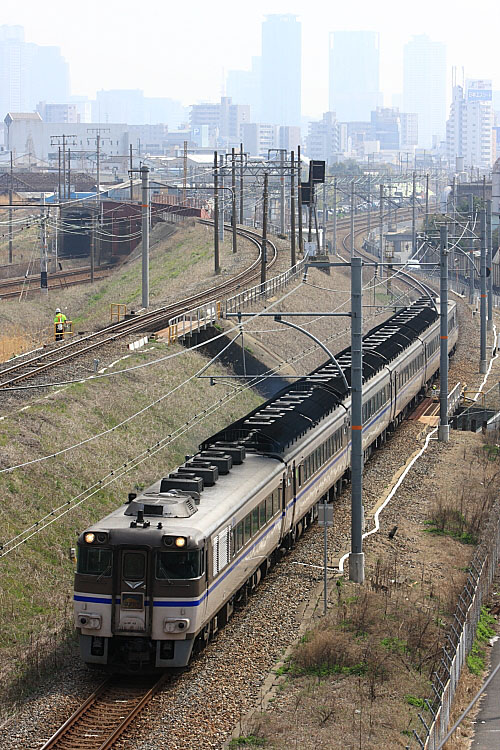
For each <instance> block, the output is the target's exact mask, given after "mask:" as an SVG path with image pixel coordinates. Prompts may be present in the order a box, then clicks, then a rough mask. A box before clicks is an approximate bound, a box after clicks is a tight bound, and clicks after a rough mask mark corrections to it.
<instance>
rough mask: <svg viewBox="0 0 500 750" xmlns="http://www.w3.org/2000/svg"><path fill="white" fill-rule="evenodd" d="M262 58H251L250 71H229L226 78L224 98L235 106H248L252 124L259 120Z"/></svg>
mask: <svg viewBox="0 0 500 750" xmlns="http://www.w3.org/2000/svg"><path fill="white" fill-rule="evenodd" d="M261 62H262V58H260V57H252V69H251V70H229V71H228V73H227V78H226V96H228V97H230V98H231V99H232V100H233V102H234V103H235V104H248V105H249V107H250V116H251V118H252V121H253V122H258V121H259V120H260V108H261V104H262V102H261V98H262V96H261V76H262V65H261Z"/></svg>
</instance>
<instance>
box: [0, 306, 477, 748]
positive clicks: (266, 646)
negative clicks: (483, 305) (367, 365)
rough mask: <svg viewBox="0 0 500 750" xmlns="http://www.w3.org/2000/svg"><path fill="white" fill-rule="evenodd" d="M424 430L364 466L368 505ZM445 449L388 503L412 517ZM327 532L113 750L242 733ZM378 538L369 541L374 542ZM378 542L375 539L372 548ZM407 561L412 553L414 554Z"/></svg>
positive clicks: (466, 332) (470, 329)
mask: <svg viewBox="0 0 500 750" xmlns="http://www.w3.org/2000/svg"><path fill="white" fill-rule="evenodd" d="M477 322H478V321H477V318H472V316H471V314H470V312H469V311H468V310H467V309H466V306H465V305H461V332H460V340H459V341H460V343H459V349H458V352H457V355H456V356H455V358H454V359H453V360H452V367H451V371H450V386H452V385H454V384H455V382H457V380H461V381H462V382H467V383H468V384H469V387H471V388H472V387H476V386H477V385H478V384H479V383H480V380H481V378H480V376H479V375H477V374H476V370H477V363H478V333H477ZM423 430H425V427H424V426H423V425H421V424H418V423H416V422H406V423H404V424H403V425H402V426H401V428H400V429H399V430H398V431H397V433H396V434H395V435H394V437H393V438H392V439H391V440H390V441H389V442H388V444H387V445H386V446H385V447H384V448H382V449H381V450H380V451H378V452H377V453H376V454H375V456H374V457H373V458H372V460H371V461H370V462H369V463H368V464H367V467H366V471H365V477H364V492H365V505H366V509H367V511H369V509H370V507H371V505H372V504H373V502H374V500H375V499H377V498H378V497H380V495H381V494H382V493H383V491H384V489H385V488H386V487H387V485H388V479H389V478H390V477H392V476H393V475H394V473H395V472H397V471H398V469H400V467H401V466H402V465H403V464H404V463H405V461H406V458H407V457H408V456H409V455H410V454H411V453H413V452H414V451H415V449H416V447H417V446H418V444H419V435H421V434H422V432H423ZM442 450H445V448H444V447H443V446H441V445H439V444H437V443H432V447H431V449H430V450H429V451H428V452H427V453H426V454H424V456H423V457H422V458H421V459H420V460H419V462H418V463H417V465H416V467H415V469H414V470H413V471H412V472H411V473H410V475H409V477H408V479H407V480H406V481H405V484H404V485H403V486H402V488H401V491H400V492H398V496H397V498H396V499H395V501H394V503H395V504H394V505H391V506H390V513H391V515H392V514H393V513H394V512H401V513H402V512H406V513H408V512H409V513H410V514H411V513H412V511H411V510H410V511H408V508H409V507H411V501H412V496H413V494H414V490H415V488H416V486H418V481H419V476H423V475H425V474H427V473H429V472H434V473H436V481H439V477H438V474H437V468H436V456H437V454H438V453H439V451H442ZM322 539H323V535H322V530H320V529H318V528H317V527H313V528H312V529H310V530H309V531H308V532H307V533H306V534H305V536H304V537H303V539H302V540H300V541H299V543H298V544H297V546H296V547H295V549H294V550H292V551H291V552H290V553H289V554H288V555H286V556H285V557H284V558H283V560H282V561H281V562H280V563H279V564H278V565H277V566H276V567H275V568H274V570H273V571H271V572H270V574H269V575H268V576H267V577H266V578H265V580H264V581H263V582H262V583H261V585H260V586H259V588H258V589H257V591H256V592H255V593H254V594H253V595H252V596H251V597H250V599H249V602H248V604H247V606H246V607H243V608H242V609H240V610H238V611H237V612H236V613H235V615H234V617H233V619H232V620H231V622H230V623H229V624H228V625H227V626H226V627H225V628H224V629H223V630H222V631H221V632H220V633H219V634H218V635H217V636H216V638H215V639H214V641H213V642H212V643H211V644H209V646H208V647H207V649H206V650H205V651H204V652H203V653H202V654H201V655H200V656H199V657H197V658H196V659H195V660H194V661H193V662H192V664H191V666H190V668H189V670H188V671H186V672H185V673H182V674H179V675H177V676H174V677H172V681H171V682H170V684H168V685H167V686H166V687H165V688H164V690H163V691H162V692H161V693H159V694H158V695H157V696H156V697H155V698H154V699H153V700H152V702H151V703H150V704H149V706H148V707H147V708H146V710H145V711H144V712H143V714H141V716H140V717H139V718H138V720H137V722H136V723H135V724H134V726H133V727H132V728H131V729H130V731H129V732H127V734H126V735H124V737H123V738H122V739H120V740H119V741H118V743H117V744H116V747H117V748H120V749H122V750H153V748H154V749H155V750H157V749H160V748H165V750H167V748H168V750H198V749H199V750H201V749H202V748H203V749H204V750H205V749H207V748H221V747H222V745H223V743H224V742H225V741H226V740H227V739H228V738H229V736H230V735H231V732H232V731H233V729H234V728H235V727H238V726H239V724H240V722H241V720H242V718H243V717H244V716H245V714H246V713H247V712H248V711H249V710H250V709H251V708H252V707H255V708H257V709H258V708H259V707H260V705H261V702H262V697H263V696H262V686H263V683H264V680H265V678H266V677H267V675H268V673H269V671H270V670H271V669H272V668H273V666H274V665H275V663H276V661H278V660H279V659H280V657H281V656H282V655H283V652H284V651H285V650H286V648H287V647H288V645H289V644H290V643H291V642H293V640H294V639H296V638H297V636H298V635H299V632H300V628H301V623H302V619H303V613H304V610H305V608H306V606H307V605H308V603H309V602H310V600H311V598H312V597H313V595H314V593H315V589H316V587H317V585H318V583H319V582H320V580H321V577H322V571H321V570H318V569H316V568H313V567H307V565H305V566H304V565H297V564H296V563H306V564H309V565H318V564H319V565H321V562H322ZM349 539H350V497H349V492H345V493H344V494H343V496H342V497H341V499H340V500H339V501H338V503H337V505H336V508H335V527H334V528H333V529H330V530H329V552H330V555H331V558H332V560H334V559H338V556H339V554H341V553H342V552H344V551H348V548H349ZM373 539H374V537H372V540H373ZM375 539H376V537H375ZM372 543H373V542H372ZM408 554H411V550H409V552H408ZM101 679H102V675H95V676H94V675H92V674H91V673H88V672H87V671H86V670H85V669H83V668H82V667H80V666H78V665H71V666H68V667H67V668H65V669H64V670H62V671H61V672H59V673H58V675H57V678H56V679H54V680H53V681H52V682H50V683H49V684H47V685H46V686H44V688H43V690H42V689H41V690H39V691H38V692H37V693H36V695H35V696H33V697H32V698H31V699H30V700H28V701H27V702H26V703H25V704H24V705H23V706H21V707H19V710H18V712H17V715H16V716H15V717H14V718H13V719H12V721H11V722H9V724H8V725H5V726H4V727H3V729H2V732H3V736H4V740H3V743H2V749H3V750H21V748H22V750H39V748H40V747H41V745H42V744H43V742H42V739H47V738H48V737H49V736H50V735H51V734H52V733H53V732H54V731H55V730H56V729H57V728H58V726H59V725H60V723H61V722H62V721H64V720H65V719H66V718H67V717H68V716H69V714H70V713H71V711H72V710H74V708H75V707H76V706H77V705H78V704H79V703H80V702H82V701H83V700H84V699H85V698H86V697H87V695H88V694H89V693H90V692H91V691H92V690H93V689H95V687H96V686H97V685H98V683H99V681H100V680H101Z"/></svg>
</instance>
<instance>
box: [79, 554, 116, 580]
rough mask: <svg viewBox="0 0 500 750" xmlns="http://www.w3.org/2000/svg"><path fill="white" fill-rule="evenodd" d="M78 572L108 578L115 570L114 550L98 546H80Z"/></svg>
mask: <svg viewBox="0 0 500 750" xmlns="http://www.w3.org/2000/svg"><path fill="white" fill-rule="evenodd" d="M77 572H78V573H83V574H84V575H91V576H103V577H104V578H107V577H108V576H110V575H111V573H112V572H113V552H112V550H110V549H99V548H97V547H80V549H79V551H78V567H77Z"/></svg>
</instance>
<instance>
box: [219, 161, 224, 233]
mask: <svg viewBox="0 0 500 750" xmlns="http://www.w3.org/2000/svg"><path fill="white" fill-rule="evenodd" d="M219 178H220V187H221V188H222V193H221V196H220V199H219V240H220V241H221V242H224V219H225V218H226V216H225V214H226V212H225V210H224V200H225V199H224V157H223V156H222V154H220V156H219Z"/></svg>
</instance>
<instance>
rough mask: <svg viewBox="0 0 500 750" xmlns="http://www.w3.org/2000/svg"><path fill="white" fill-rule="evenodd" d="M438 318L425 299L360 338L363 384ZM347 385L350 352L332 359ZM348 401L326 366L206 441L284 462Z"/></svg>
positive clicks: (337, 376) (336, 374)
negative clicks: (309, 433)
mask: <svg viewBox="0 0 500 750" xmlns="http://www.w3.org/2000/svg"><path fill="white" fill-rule="evenodd" d="M437 317H438V313H437V311H436V310H435V308H434V307H433V306H432V305H431V304H430V300H429V299H428V298H422V299H419V300H417V301H416V302H414V303H413V304H411V305H410V306H409V307H406V308H404V309H402V310H400V311H399V312H396V313H395V314H394V315H393V316H392V317H390V318H389V319H388V320H386V321H385V322H383V323H381V324H380V325H378V326H375V327H374V328H372V329H371V330H370V331H369V332H368V333H367V334H366V335H365V336H364V337H363V382H367V381H368V380H370V378H372V377H373V376H374V375H376V373H377V372H379V371H380V370H381V369H382V368H383V367H385V366H386V365H387V364H388V363H389V362H390V361H391V360H393V359H395V358H396V357H397V356H398V355H399V354H400V353H401V352H403V351H404V350H405V349H406V348H408V347H409V346H410V345H411V344H412V343H413V342H414V341H415V340H416V339H418V337H419V335H420V334H421V333H422V332H423V331H425V329H426V328H428V327H429V325H431V324H432V323H433V322H434V321H435V320H437ZM336 360H337V362H338V363H339V365H340V367H341V369H342V371H343V373H344V375H345V378H346V380H347V383H348V385H349V386H350V383H351V349H350V347H347V348H346V349H344V350H343V351H342V352H340V354H338V355H336ZM348 397H349V391H348V390H347V389H346V386H345V382H344V380H343V378H341V376H340V374H339V372H338V370H337V368H336V367H335V365H334V364H333V363H332V362H330V361H327V362H325V363H323V364H322V365H320V366H319V367H317V368H316V369H315V370H314V371H313V372H312V373H311V374H310V375H308V376H307V377H306V378H300V379H299V380H297V381H296V382H295V383H292V384H291V385H288V386H286V387H285V388H283V389H282V390H281V391H279V392H278V393H277V394H276V395H275V396H274V397H273V398H271V399H269V400H268V401H266V403H265V404H262V405H261V406H258V407H256V408H255V409H254V410H253V411H251V412H250V413H249V414H247V415H246V416H245V417H242V418H241V419H239V420H237V421H236V422H233V424H231V425H229V426H228V427H226V428H224V429H223V430H221V431H220V432H218V433H216V434H215V435H212V437H210V438H208V440H205V441H204V442H203V443H202V444H201V446H200V448H202V449H207V448H210V446H212V445H214V443H216V442H221V441H222V442H230V443H237V444H240V445H244V446H245V448H246V449H250V450H254V451H257V452H259V453H263V454H268V455H272V454H277V455H280V456H283V455H285V454H286V453H287V451H288V449H289V447H290V446H291V445H292V444H294V443H295V442H296V441H297V440H298V439H300V438H301V437H302V436H304V435H305V433H306V432H307V431H309V430H310V429H311V428H312V427H314V426H315V425H317V424H318V423H319V422H320V421H321V420H322V419H325V418H326V417H327V416H328V415H329V414H331V413H332V412H333V411H334V410H335V409H336V408H338V407H339V406H340V405H341V404H342V402H343V401H345V400H346V399H347V398H348Z"/></svg>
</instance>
